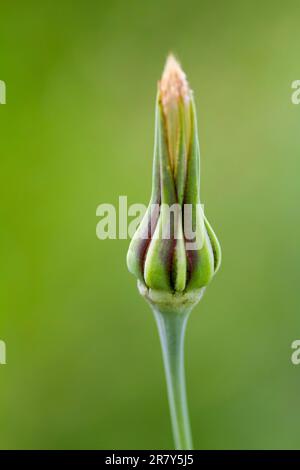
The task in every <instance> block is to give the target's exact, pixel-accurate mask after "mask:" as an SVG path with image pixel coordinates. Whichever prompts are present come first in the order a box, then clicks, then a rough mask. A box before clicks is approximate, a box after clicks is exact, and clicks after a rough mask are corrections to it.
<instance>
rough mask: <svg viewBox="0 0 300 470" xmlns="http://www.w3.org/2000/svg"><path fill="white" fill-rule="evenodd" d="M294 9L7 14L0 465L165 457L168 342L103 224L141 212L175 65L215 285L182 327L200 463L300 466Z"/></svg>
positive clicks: (298, 75) (102, 6)
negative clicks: (47, 452)
mask: <svg viewBox="0 0 300 470" xmlns="http://www.w3.org/2000/svg"><path fill="white" fill-rule="evenodd" d="M299 13H300V11H299V3H298V2H296V1H285V2H274V1H271V0H269V1H263V2H262V1H253V0H252V1H245V2H239V1H238V0H235V1H233V0H229V1H227V2H221V1H219V2H211V1H209V0H205V1H199V0H198V1H193V0H187V1H185V2H182V1H179V0H153V1H151V2H141V1H139V0H131V1H122V0H119V1H117V0H110V1H96V0H95V1H92V0H86V1H69V0H60V1H43V2H38V1H33V0H29V1H26V2H22V1H15V2H1V6H0V17H1V20H0V21H1V27H0V79H1V80H5V82H6V84H7V104H6V105H5V106H0V136H1V137H0V151H1V163H0V165H1V166H0V168H1V169H0V197H1V204H0V207H1V209H0V211H1V212H0V214H1V222H0V233H1V243H0V260H1V269H0V278H1V282H0V339H2V340H5V342H6V344H7V362H8V363H7V365H5V366H0V447H1V448H6V449H20V448H23V449H24V448H25V449H31V448H34V449H40V448H44V449H91V448H99V449H113V448H115V449H142V448H144V449H151V448H154V449H164V448H172V446H173V442H172V435H171V428H170V422H169V411H168V404H167V396H166V389H165V382H164V374H163V367H162V360H161V354H160V347H159V340H158V335H157V332H156V327H155V324H154V320H153V318H152V315H151V312H150V309H149V307H148V306H147V305H146V303H145V302H144V300H143V299H142V298H141V297H140V296H139V295H138V293H137V289H136V283H135V279H134V278H133V277H132V276H131V275H130V274H129V273H128V272H127V268H126V264H125V256H126V250H127V246H128V240H107V241H99V240H98V239H97V238H96V234H95V229H96V224H97V221H98V218H97V217H96V207H97V206H98V204H101V203H103V202H106V203H113V204H117V202H118V197H119V195H127V196H128V201H129V203H134V202H141V203H144V204H146V203H147V202H148V198H149V195H150V188H151V180H150V175H151V165H152V150H153V130H154V129H153V128H154V102H155V94H156V82H157V80H158V78H159V77H160V74H161V71H162V68H163V65H164V61H165V58H166V55H167V53H168V52H169V51H173V52H174V53H175V54H177V56H178V57H179V59H180V60H181V62H182V64H183V67H184V69H185V70H186V72H187V75H188V78H189V80H190V83H191V85H192V87H193V89H194V90H195V95H196V102H197V105H198V119H199V130H200V139H201V149H202V167H201V170H202V200H203V202H204V204H205V208H206V214H207V215H208V217H209V220H210V221H211V223H212V225H213V227H214V229H215V230H216V233H217V234H218V237H219V239H220V241H221V244H222V248H223V265H222V269H221V271H220V272H219V273H218V275H217V276H216V278H215V280H214V281H213V283H212V284H211V286H210V287H209V289H208V290H207V293H206V295H205V297H204V298H203V301H202V302H201V303H200V304H199V305H198V306H197V308H196V309H195V310H194V312H193V314H192V316H191V318H190V321H189V325H188V331H187V343H186V360H187V386H188V395H189V401H190V412H191V420H192V427H193V432H194V441H195V447H196V448H200V449H217V448H219V449H228V448H230V449H253V448H258V449H267V448H272V449H277V448H286V449H288V448H299V423H300V403H299V392H300V366H298V367H297V366H294V365H292V363H291V360H290V357H291V353H292V350H291V343H292V341H293V340H295V339H300V321H299V319H300V316H299V308H300V289H299V279H300V246H299V239H300V220H299V209H298V202H299V198H300V185H299V172H300V160H299V158H300V157H299V155H300V154H299V149H300V141H299V122H300V105H299V106H295V105H293V104H292V103H291V92H292V90H291V83H292V81H293V80H296V79H300V68H299V54H298V50H299V41H300V29H299Z"/></svg>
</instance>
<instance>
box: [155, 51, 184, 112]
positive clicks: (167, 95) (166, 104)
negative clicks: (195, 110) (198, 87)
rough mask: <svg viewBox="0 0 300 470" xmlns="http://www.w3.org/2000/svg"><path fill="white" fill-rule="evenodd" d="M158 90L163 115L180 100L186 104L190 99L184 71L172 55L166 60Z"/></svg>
mask: <svg viewBox="0 0 300 470" xmlns="http://www.w3.org/2000/svg"><path fill="white" fill-rule="evenodd" d="M159 90H160V96H161V102H162V105H163V109H164V113H165V114H167V113H168V110H169V109H170V108H172V107H173V106H176V105H177V104H178V101H179V100H180V99H182V100H183V101H184V102H188V101H189V100H190V98H191V90H190V87H189V84H188V81H187V78H186V75H185V73H184V71H183V70H182V68H181V66H180V64H179V62H178V61H177V60H176V58H175V57H174V55H173V54H170V55H169V56H168V58H167V61H166V65H165V68H164V71H163V74H162V78H161V81H160V82H159Z"/></svg>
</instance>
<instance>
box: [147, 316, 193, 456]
mask: <svg viewBox="0 0 300 470" xmlns="http://www.w3.org/2000/svg"><path fill="white" fill-rule="evenodd" d="M153 311H154V316H155V318H156V322H157V326H158V331H159V336H160V341H161V346H162V352H163V360H164V366H165V373H166V380H167V388H168V397H169V405H170V412H171V421H172V428H173V435H174V440H175V446H176V449H177V450H191V449H192V447H193V444H192V436H191V429H190V422H189V415H188V407H187V398H186V388H185V373H184V336H185V328H186V323H187V319H188V316H189V312H187V313H182V312H181V313H175V312H167V313H164V312H161V311H159V310H157V309H153Z"/></svg>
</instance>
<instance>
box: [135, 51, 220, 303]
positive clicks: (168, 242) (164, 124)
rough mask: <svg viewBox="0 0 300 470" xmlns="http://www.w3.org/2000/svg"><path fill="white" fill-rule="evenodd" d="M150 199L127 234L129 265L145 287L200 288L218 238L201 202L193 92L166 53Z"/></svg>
mask: <svg viewBox="0 0 300 470" xmlns="http://www.w3.org/2000/svg"><path fill="white" fill-rule="evenodd" d="M152 179H153V184H152V194H151V199H150V204H149V206H148V209H147V211H146V213H145V216H144V218H143V220H142V222H141V224H140V225H139V227H138V229H137V231H136V233H135V235H134V237H133V238H132V240H131V243H130V247H129V250H128V255H127V264H128V269H129V271H131V272H132V273H133V274H134V275H135V276H136V277H137V278H138V280H139V281H140V282H139V285H140V290H141V291H143V292H146V291H148V292H150V291H151V292H152V293H153V292H154V291H158V292H165V293H170V294H172V295H177V297H178V295H179V294H187V295H188V294H189V293H191V292H195V291H199V292H200V290H201V291H202V290H203V288H204V287H205V286H207V284H208V283H209V282H210V281H211V279H212V277H213V276H214V274H215V273H216V271H217V270H218V268H219V266H220V261H221V250H220V245H219V242H218V240H217V238H216V236H215V234H214V232H213V230H212V228H211V226H210V224H209V223H208V221H207V219H206V217H205V215H204V212H203V209H202V206H201V203H200V150H199V142H198V131H197V120H196V111H195V104H194V98H193V93H192V91H191V89H190V88H189V84H188V82H187V79H186V76H185V74H184V72H183V70H182V69H181V67H180V65H179V64H178V62H177V61H176V60H175V58H174V57H173V56H169V58H168V60H167V63H166V66H165V69H164V72H163V75H162V78H161V81H160V82H159V84H158V93H157V101H156V119H155V145H154V162H153V177H152Z"/></svg>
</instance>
